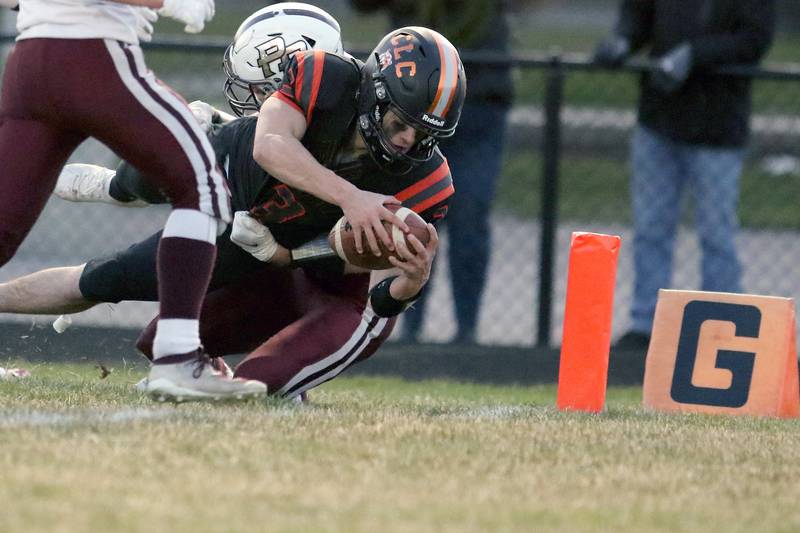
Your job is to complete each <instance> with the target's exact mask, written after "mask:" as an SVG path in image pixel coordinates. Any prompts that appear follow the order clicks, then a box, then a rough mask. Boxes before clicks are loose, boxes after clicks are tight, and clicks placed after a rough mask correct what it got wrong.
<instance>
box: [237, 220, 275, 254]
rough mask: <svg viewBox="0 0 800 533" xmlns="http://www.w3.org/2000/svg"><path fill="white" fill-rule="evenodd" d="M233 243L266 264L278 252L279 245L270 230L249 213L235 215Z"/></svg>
mask: <svg viewBox="0 0 800 533" xmlns="http://www.w3.org/2000/svg"><path fill="white" fill-rule="evenodd" d="M231 241H232V242H233V243H234V244H236V245H237V246H238V247H239V248H241V249H242V250H244V251H246V252H249V253H250V255H252V256H253V257H255V258H256V259H258V260H259V261H264V262H265V263H268V262H269V261H270V259H272V256H274V255H275V252H277V251H278V243H277V241H275V237H273V236H272V233H270V231H269V229H268V228H267V227H266V226H265V225H263V224H262V223H261V222H259V221H258V220H256V219H254V218H253V217H251V216H250V214H249V213H248V212H247V211H236V213H235V214H234V215H233V228H231Z"/></svg>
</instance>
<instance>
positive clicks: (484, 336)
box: [0, 36, 800, 350]
mask: <svg viewBox="0 0 800 533" xmlns="http://www.w3.org/2000/svg"><path fill="white" fill-rule="evenodd" d="M11 39H12V37H11V36H2V37H0V41H3V42H9V41H10V40H11ZM226 44H227V41H222V40H220V41H209V40H207V39H204V40H203V41H199V40H196V39H190V38H171V39H163V38H162V39H158V40H156V41H155V42H153V43H150V44H148V45H146V46H145V48H146V49H147V56H148V63H149V65H150V67H151V68H153V69H154V70H155V72H156V74H157V75H158V76H159V77H160V78H162V79H163V80H164V81H166V82H167V83H168V84H169V85H171V86H172V87H174V88H175V89H177V90H178V91H179V92H180V93H181V94H183V95H184V96H185V97H186V98H187V100H194V99H202V100H205V101H208V102H209V103H212V104H214V105H217V106H220V107H222V106H225V102H224V98H223V96H222V91H221V87H222V82H223V74H222V70H221V68H220V67H221V57H222V51H223V50H224V47H225V45H226ZM364 53H365V51H363V50H361V51H358V50H357V51H356V52H355V53H354V55H356V56H359V55H364ZM463 59H464V61H465V63H466V65H467V70H468V71H469V66H470V65H471V64H474V63H476V62H490V63H503V64H508V65H510V66H512V67H513V68H514V69H515V73H516V75H517V77H518V79H517V83H516V85H517V88H518V94H517V103H516V105H514V106H513V108H512V109H511V111H510V121H509V128H508V135H507V142H506V147H505V155H504V165H503V172H502V173H501V176H499V177H498V180H497V195H496V199H495V203H494V206H493V213H492V216H491V224H490V225H491V230H492V247H491V258H490V267H489V275H488V278H487V283H486V288H485V291H484V295H483V300H482V303H481V312H480V320H479V325H478V335H477V342H478V343H479V344H480V345H482V346H484V347H501V346H502V347H508V348H510V349H513V348H523V349H526V350H529V349H530V347H532V346H536V347H539V348H546V347H548V346H553V345H556V344H558V343H559V341H560V332H561V319H562V318H563V304H564V292H565V287H566V270H567V253H568V247H569V236H570V234H571V232H572V231H595V232H600V233H612V234H617V235H621V236H622V239H623V241H622V242H623V244H622V251H621V255H620V262H619V271H618V277H617V289H616V294H615V311H614V333H615V335H618V334H620V333H622V332H624V331H625V330H626V329H627V328H628V327H629V326H630V321H629V318H628V309H629V307H630V304H631V294H632V287H633V274H632V272H633V265H632V263H633V259H632V246H631V245H632V237H633V231H632V227H631V223H632V215H631V198H630V192H629V181H630V168H629V163H628V161H629V144H630V137H631V134H632V132H633V131H634V129H635V123H636V113H635V106H636V97H637V80H638V76H639V75H640V74H641V73H642V72H645V71H647V70H648V69H650V68H652V65H650V64H649V63H647V62H646V61H640V62H633V63H630V64H628V65H625V66H624V67H622V68H620V69H618V70H613V71H609V70H606V69H601V68H598V67H597V66H595V65H593V64H592V63H591V62H590V61H587V59H586V58H585V57H581V56H574V55H570V54H560V53H530V54H521V55H514V56H510V57H505V56H504V57H498V56H493V55H490V54H484V53H470V52H465V53H464V54H463ZM723 70H724V74H726V75H734V76H748V77H752V78H753V80H754V83H753V88H754V111H753V120H752V125H753V128H752V130H753V134H752V140H751V143H750V147H749V151H748V155H747V157H746V160H745V166H744V171H743V175H742V181H741V203H740V207H739V215H740V220H741V226H742V227H741V232H740V233H739V235H738V237H737V244H738V253H739V257H740V259H741V262H742V266H743V290H744V291H746V292H750V293H756V294H765V295H777V296H787V297H792V296H794V295H796V294H800V276H796V275H794V270H795V269H794V264H795V263H796V262H797V261H798V259H800V239H798V237H799V236H800V235H798V232H800V214H799V213H800V211H798V210H797V208H796V201H797V200H796V199H797V198H798V197H800V195H798V192H800V158H799V156H800V154H798V148H797V147H798V146H800V143H798V141H800V103H798V102H800V99H798V98H797V95H798V94H800V84H798V82H799V81H800V70H798V68H797V67H769V68H754V69H753V68H743V67H736V66H731V67H727V68H725V69H723ZM87 98H91V84H90V83H88V84H87ZM487 134H492V132H491V129H490V128H487ZM72 161H73V162H90V163H97V164H104V165H107V166H115V164H116V158H115V156H114V155H113V154H112V153H110V152H109V151H108V150H106V149H105V148H103V147H101V146H100V145H98V144H97V143H93V142H88V143H87V144H85V145H84V146H82V147H81V148H80V149H79V151H78V152H77V153H76V154H75V156H74V157H73V159H72ZM455 180H456V184H457V185H456V186H457V188H458V176H455ZM165 218H166V210H164V209H159V208H147V209H144V210H136V209H128V210H120V209H118V208H113V207H110V206H102V205H85V204H84V205H74V204H69V203H66V202H63V201H60V200H58V199H54V200H52V201H51V202H50V204H49V205H48V207H47V209H46V211H45V213H44V215H43V217H42V219H41V220H40V222H39V223H38V224H37V226H36V227H35V228H34V231H33V232H32V234H31V235H30V237H29V238H28V240H27V241H26V243H25V244H24V245H23V247H22V248H21V250H20V252H19V253H18V255H17V257H16V258H15V259H14V260H13V261H12V262H11V263H10V264H9V265H7V266H6V267H4V268H3V269H2V270H0V281H4V280H7V279H10V278H12V277H16V276H19V275H22V274H26V273H29V272H32V271H34V270H37V269H40V268H44V267H51V266H57V265H64V264H77V263H81V262H83V261H85V260H87V259H89V258H91V257H93V256H96V255H98V254H102V253H107V252H110V251H113V250H117V249H120V248H122V247H125V246H127V245H129V244H130V243H132V242H134V241H136V240H139V239H141V238H144V237H145V236H147V235H149V234H150V233H151V232H152V231H155V230H157V229H159V227H160V226H161V225H162V224H163V221H164V220H165ZM443 233H444V235H443V243H442V248H443V251H442V253H441V254H440V263H441V264H440V267H439V268H438V269H437V271H436V273H435V276H434V279H433V281H432V284H431V285H432V286H431V289H430V291H429V292H430V294H429V298H430V301H429V303H428V306H427V308H426V314H427V316H426V317H425V325H424V328H423V330H422V332H421V335H420V337H419V338H418V339H417V340H418V341H420V342H422V343H424V344H425V345H437V344H441V343H448V342H450V341H451V340H452V337H453V336H454V334H455V331H456V324H455V318H454V313H453V311H452V305H453V296H452V291H453V290H456V291H457V290H458V288H455V289H451V288H450V287H449V285H450V283H449V281H450V277H449V272H448V268H447V267H448V265H447V262H448V261H447V253H446V249H447V246H448V238H447V231H446V229H445V231H444V232H443ZM699 262H700V251H699V245H698V242H697V238H696V236H695V234H694V232H693V231H692V220H691V212H690V210H685V214H684V216H683V218H682V219H681V226H680V229H679V231H678V235H677V239H676V255H675V260H674V266H675V272H674V276H673V278H672V283H671V287H673V288H699V287H700V277H701V276H700V267H699V266H698V265H699ZM154 313H155V307H154V306H153V305H152V304H129V303H123V304H120V305H117V306H110V305H109V306H100V307H99V308H96V309H94V310H92V311H89V312H86V313H82V314H80V315H77V316H76V317H75V326H73V328H80V327H89V326H95V327H113V328H136V327H139V326H141V325H143V324H144V323H146V322H147V321H149V319H150V318H152V316H153V315H154ZM6 319H8V320H10V321H16V322H23V323H29V322H33V323H34V324H38V325H39V326H42V325H44V326H47V327H49V320H50V319H49V318H45V317H30V316H24V317H12V316H9V315H4V316H3V317H2V320H4V321H5V320H6ZM400 331H401V332H402V328H401V329H400ZM90 348H92V347H91V346H87V349H90Z"/></svg>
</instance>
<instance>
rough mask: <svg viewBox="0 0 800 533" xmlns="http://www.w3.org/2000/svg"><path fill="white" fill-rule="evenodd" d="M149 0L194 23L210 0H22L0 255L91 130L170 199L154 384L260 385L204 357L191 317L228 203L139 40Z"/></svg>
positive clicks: (164, 389)
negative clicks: (220, 369)
mask: <svg viewBox="0 0 800 533" xmlns="http://www.w3.org/2000/svg"><path fill="white" fill-rule="evenodd" d="M8 5H12V4H11V3H10V2H9V3H8ZM150 8H157V9H158V10H159V13H160V14H162V15H164V16H168V17H172V18H175V19H177V20H179V21H181V22H183V23H185V24H186V28H185V29H186V31H189V32H192V33H196V32H199V31H201V30H202V28H203V26H204V24H205V22H207V21H208V20H210V19H211V18H212V17H213V15H214V0H108V1H104V2H97V1H89V0H59V1H58V2H53V1H45V0H23V1H22V2H21V3H20V5H19V16H18V18H17V29H18V32H19V35H18V37H17V43H16V45H15V46H14V49H13V51H12V52H11V54H10V55H9V57H8V61H7V62H6V63H5V66H4V72H3V91H2V100H0V161H1V162H2V165H3V172H2V173H1V174H0V190H2V191H3V193H2V194H1V195H0V265H3V264H5V263H6V262H8V261H9V260H10V259H11V258H12V257H13V256H14V254H15V253H16V251H17V248H18V247H19V245H20V244H21V243H22V241H23V240H24V238H25V237H26V235H27V234H28V232H29V231H30V229H31V227H32V226H33V224H34V222H36V220H37V218H38V217H39V214H40V213H41V211H42V209H43V208H44V205H45V203H46V201H47V198H48V196H49V195H50V192H51V191H52V190H53V187H54V185H55V183H56V178H57V177H58V175H59V172H60V171H61V169H62V167H63V166H64V163H66V161H67V158H68V157H69V156H70V154H71V153H72V152H73V151H74V150H75V148H77V147H78V145H79V144H81V143H82V142H83V141H84V140H85V139H87V138H88V137H94V138H96V139H98V140H99V141H101V142H103V143H104V144H106V145H107V146H109V147H110V148H111V149H113V150H114V151H115V152H116V153H118V154H120V155H121V156H122V157H124V158H125V159H127V160H129V161H131V162H132V163H134V164H135V165H137V167H138V168H140V169H141V170H142V171H143V172H145V173H146V174H147V175H148V176H153V178H152V180H153V182H154V183H156V184H158V186H159V187H161V188H163V189H164V190H165V191H167V194H168V195H169V198H170V200H171V203H172V206H173V210H172V212H171V214H170V216H169V218H168V220H167V222H166V225H165V228H164V232H163V234H162V236H163V239H162V240H161V241H160V244H159V247H158V251H157V254H158V257H159V260H158V268H157V272H158V275H157V277H158V280H159V294H158V300H159V301H160V308H161V314H160V317H161V318H160V320H159V323H158V333H157V335H156V337H155V343H154V347H153V352H154V361H153V363H154V364H153V366H152V367H151V370H150V378H151V379H150V380H149V382H148V383H149V385H148V387H149V388H150V392H151V393H153V394H157V395H161V394H166V395H179V396H181V397H185V398H187V399H204V398H238V397H244V396H258V395H263V394H264V392H265V387H264V385H263V384H262V383H259V382H255V381H246V380H231V379H229V378H228V377H226V376H224V375H223V374H220V373H217V372H215V371H214V370H213V369H211V368H210V367H208V366H207V364H206V357H205V354H204V353H203V352H202V349H201V347H200V336H199V320H198V319H199V315H200V307H201V304H202V301H203V296H204V294H205V292H206V289H207V286H208V280H209V278H210V275H211V270H212V267H213V264H214V257H215V254H216V250H215V241H216V236H217V233H218V229H222V228H224V227H225V226H226V223H227V222H230V221H231V219H232V213H231V210H230V202H229V198H228V194H227V191H226V189H225V183H224V178H223V176H222V173H221V172H220V169H219V168H218V167H217V165H216V164H215V159H214V153H213V150H212V148H211V145H210V143H209V142H208V139H207V138H206V137H205V135H204V134H203V132H202V131H201V129H200V127H199V126H198V124H197V122H196V121H195V120H194V119H193V117H192V114H191V112H190V110H189V108H188V107H187V106H186V103H185V102H184V101H183V100H182V99H181V98H180V97H179V96H178V95H177V94H176V93H174V92H173V91H171V90H170V89H169V88H168V87H167V86H165V85H164V84H163V83H161V82H159V80H157V79H156V78H155V76H154V75H153V73H152V72H151V71H149V70H148V69H147V66H146V65H145V61H144V56H143V55H142V51H141V49H140V47H139V40H140V38H145V39H147V38H148V37H149V31H148V26H149V21H150V20H151V19H152V17H153V16H155V12H154V11H152V10H151V9H150ZM149 29H152V26H149ZM87 80H92V81H91V83H92V89H93V91H92V95H93V97H92V98H87V97H86V94H87V91H86V84H87V83H86V81H87ZM21 154H24V155H21Z"/></svg>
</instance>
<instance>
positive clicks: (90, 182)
mask: <svg viewBox="0 0 800 533" xmlns="http://www.w3.org/2000/svg"><path fill="white" fill-rule="evenodd" d="M116 175H117V172H115V171H113V170H111V169H110V168H106V167H103V166H100V165H90V164H86V163H73V164H70V165H67V166H65V167H64V169H63V170H62V171H61V174H59V176H58V181H57V182H56V187H55V189H53V194H54V195H55V196H58V197H59V198H61V199H62V200H67V201H69V202H101V203H104V204H109V205H116V206H119V207H146V206H147V205H149V204H148V203H147V202H145V201H142V200H138V199H137V198H136V197H135V196H133V195H126V194H121V191H120V188H119V184H118V183H115V182H117V181H118V180H116V179H115V178H116ZM120 196H122V197H121V198H120Z"/></svg>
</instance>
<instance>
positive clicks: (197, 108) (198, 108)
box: [189, 100, 220, 133]
mask: <svg viewBox="0 0 800 533" xmlns="http://www.w3.org/2000/svg"><path fill="white" fill-rule="evenodd" d="M189 109H190V110H191V111H192V114H193V115H194V118H195V119H197V122H198V123H199V124H200V127H201V128H202V130H203V131H204V132H206V133H208V131H209V130H210V129H211V126H212V125H213V124H217V123H219V121H220V116H219V111H217V110H216V109H214V107H213V106H211V105H209V104H207V103H205V102H202V101H200V100H195V101H194V102H192V103H190V104H189Z"/></svg>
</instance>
